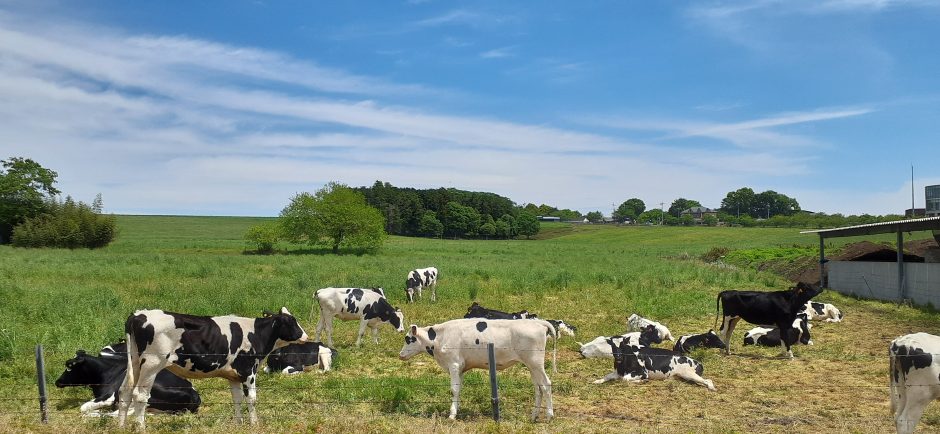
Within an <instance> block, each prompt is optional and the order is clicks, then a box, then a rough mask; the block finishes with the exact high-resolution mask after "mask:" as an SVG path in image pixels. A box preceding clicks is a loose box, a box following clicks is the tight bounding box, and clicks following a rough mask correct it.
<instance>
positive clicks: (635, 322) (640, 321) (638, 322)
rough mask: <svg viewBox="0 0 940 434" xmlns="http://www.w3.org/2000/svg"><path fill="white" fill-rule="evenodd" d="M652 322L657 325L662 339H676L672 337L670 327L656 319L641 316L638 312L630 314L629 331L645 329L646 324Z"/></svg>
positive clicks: (628, 319) (628, 320)
mask: <svg viewBox="0 0 940 434" xmlns="http://www.w3.org/2000/svg"><path fill="white" fill-rule="evenodd" d="M650 324H652V325H654V326H656V330H657V331H658V332H659V338H660V339H662V340H664V341H671V340H674V339H673V338H672V332H670V331H669V329H668V328H666V326H664V325H662V324H660V323H658V322H656V321H653V320H649V319H646V318H643V317H642V316H639V315H637V314H633V315H630V317H628V318H627V331H628V332H638V331H640V330H643V329H644V328H645V327H646V326H648V325H650Z"/></svg>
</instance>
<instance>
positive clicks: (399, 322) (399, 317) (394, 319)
mask: <svg viewBox="0 0 940 434" xmlns="http://www.w3.org/2000/svg"><path fill="white" fill-rule="evenodd" d="M388 324H389V325H390V326H392V327H395V331H397V332H398V333H401V332H403V331H405V327H404V324H405V315H404V314H402V313H401V309H399V308H397V307H396V308H395V310H394V311H393V312H392V314H391V315H390V316H389V317H388Z"/></svg>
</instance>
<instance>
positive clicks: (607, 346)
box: [577, 324, 663, 359]
mask: <svg viewBox="0 0 940 434" xmlns="http://www.w3.org/2000/svg"><path fill="white" fill-rule="evenodd" d="M621 341H623V342H627V344H628V345H636V346H642V347H648V346H650V345H652V344H660V343H662V342H663V340H662V339H661V338H660V337H659V331H657V330H656V326H654V325H652V324H650V325H648V326H646V328H644V329H643V331H642V332H630V333H627V334H623V335H619V336H598V337H596V338H594V340H593V341H591V342H588V343H586V344H582V343H580V342H578V343H577V344H578V345H580V346H581V348H580V349H579V350H578V352H579V353H581V357H584V358H586V359H593V358H605V359H612V358H614V351H613V349H612V347H619V346H620V342H621Z"/></svg>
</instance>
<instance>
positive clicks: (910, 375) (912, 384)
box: [888, 333, 940, 434]
mask: <svg viewBox="0 0 940 434" xmlns="http://www.w3.org/2000/svg"><path fill="white" fill-rule="evenodd" d="M888 354H889V366H890V367H889V370H888V372H889V375H890V376H891V379H890V381H891V414H892V415H893V416H894V424H895V428H896V429H897V432H898V434H910V433H913V432H914V428H915V427H917V423H918V422H919V421H920V417H921V416H922V415H923V414H924V410H925V409H926V408H927V405H929V404H930V402H931V401H933V400H935V399H940V336H934V335H931V334H927V333H914V334H910V335H904V336H901V337H899V338H897V339H895V340H893V341H891V346H890V347H889V348H888Z"/></svg>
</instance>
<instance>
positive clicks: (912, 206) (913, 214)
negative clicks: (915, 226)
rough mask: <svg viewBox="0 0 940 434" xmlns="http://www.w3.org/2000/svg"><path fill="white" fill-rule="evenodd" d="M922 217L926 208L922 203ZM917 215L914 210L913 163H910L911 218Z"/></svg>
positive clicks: (925, 213) (925, 214)
mask: <svg viewBox="0 0 940 434" xmlns="http://www.w3.org/2000/svg"><path fill="white" fill-rule="evenodd" d="M924 208H925V210H924V217H926V216H927V212H926V208H927V205H926V204H924ZM915 217H917V212H915V211H914V165H913V164H911V218H915Z"/></svg>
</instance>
